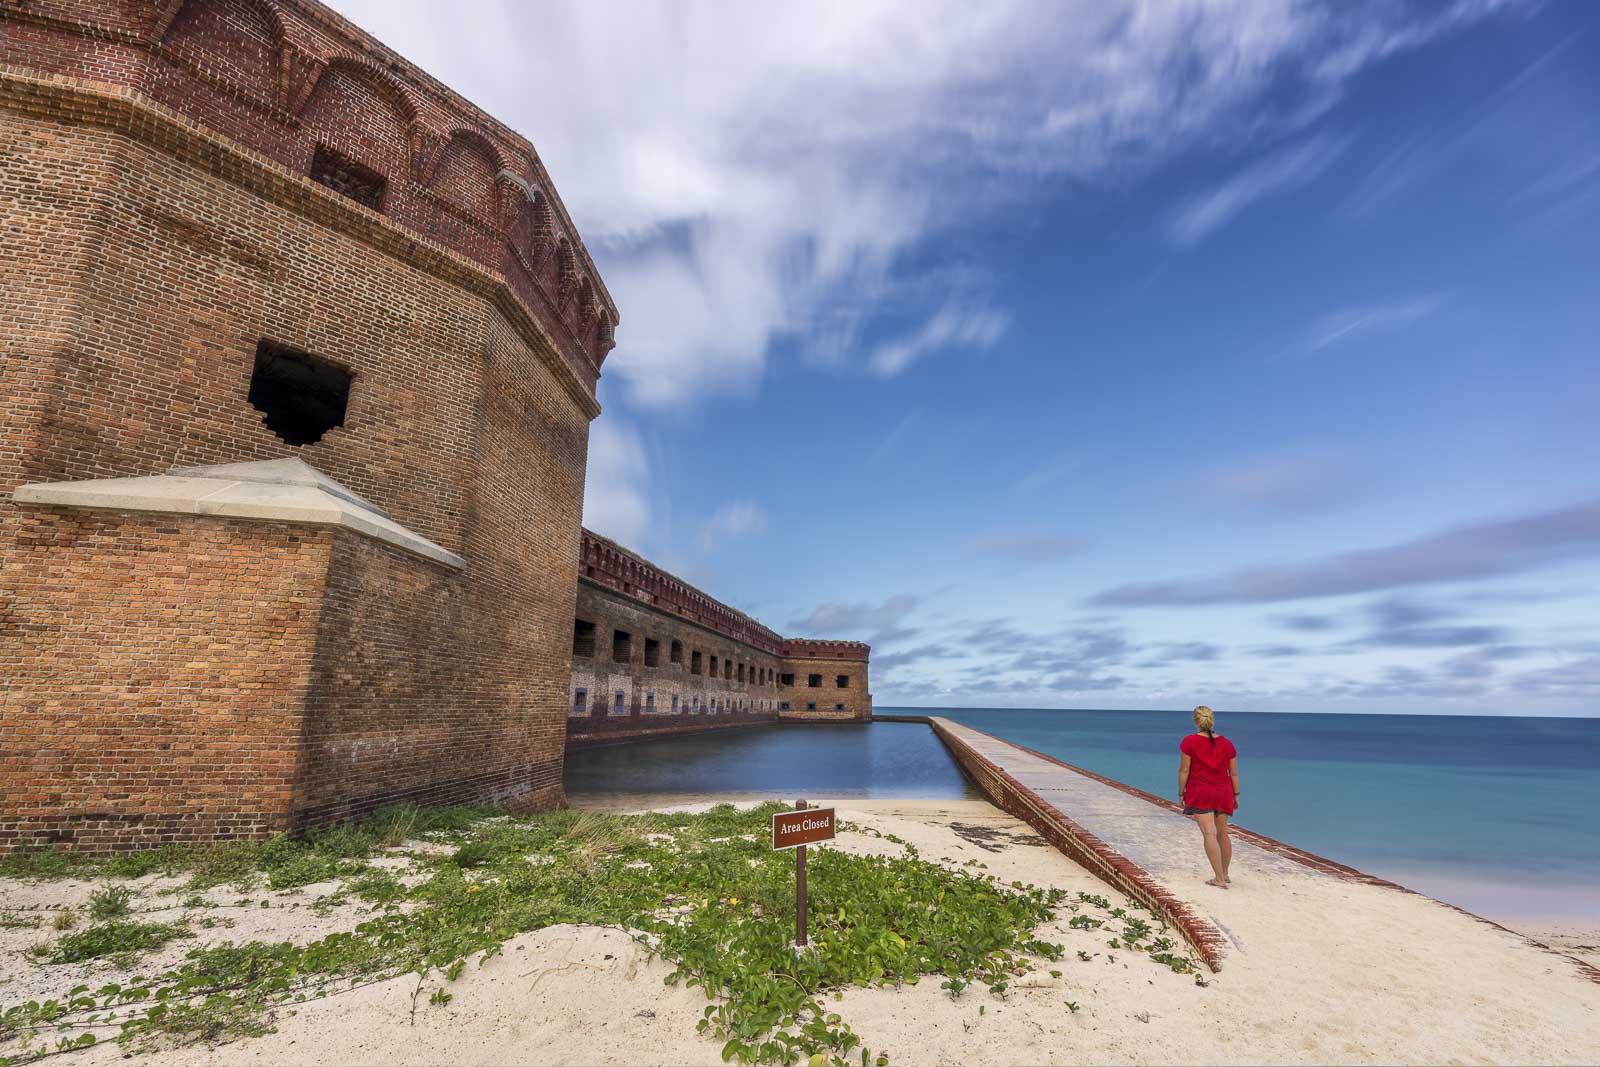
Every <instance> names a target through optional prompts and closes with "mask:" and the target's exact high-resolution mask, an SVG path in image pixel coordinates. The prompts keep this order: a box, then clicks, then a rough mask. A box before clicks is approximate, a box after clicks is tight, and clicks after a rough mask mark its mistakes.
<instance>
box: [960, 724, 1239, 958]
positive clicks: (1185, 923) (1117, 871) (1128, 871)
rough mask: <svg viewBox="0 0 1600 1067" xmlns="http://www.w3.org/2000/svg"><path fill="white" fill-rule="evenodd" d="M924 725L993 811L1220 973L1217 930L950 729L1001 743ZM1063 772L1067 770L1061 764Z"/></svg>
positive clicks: (1222, 945) (1223, 941) (1221, 947)
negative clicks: (1033, 833) (1166, 927)
mask: <svg viewBox="0 0 1600 1067" xmlns="http://www.w3.org/2000/svg"><path fill="white" fill-rule="evenodd" d="M928 724H929V725H930V726H932V727H933V732H934V734H935V735H937V736H938V738H939V740H940V741H943V742H944V745H945V747H946V748H947V749H949V750H950V754H951V755H952V756H954V757H955V759H956V762H957V763H958V764H960V765H961V769H962V770H963V771H964V772H966V775H967V777H968V778H970V779H971V780H972V782H973V783H974V784H975V785H977V787H978V789H979V790H980V791H982V792H983V793H984V795H985V796H987V797H988V798H989V800H990V801H992V802H993V803H994V805H995V806H996V807H998V808H1000V809H1001V810H1003V811H1005V812H1007V813H1008V814H1011V815H1015V816H1016V817H1017V818H1019V819H1021V820H1022V821H1023V822H1025V823H1027V824H1028V825H1029V826H1032V827H1033V828H1034V829H1035V830H1037V831H1039V833H1040V835H1041V836H1043V837H1044V838H1045V840H1047V841H1049V842H1050V843H1051V844H1052V845H1054V846H1055V847H1056V849H1057V850H1059V851H1060V852H1061V853H1063V854H1064V855H1066V856H1067V858H1069V859H1071V860H1074V861H1076V862H1077V863H1078V864H1079V865H1080V866H1082V867H1083V868H1084V869H1085V870H1087V871H1088V872H1089V873H1090V874H1093V875H1095V876H1096V877H1097V878H1099V879H1100V880H1101V881H1103V882H1105V883H1106V884H1108V885H1110V886H1112V887H1113V888H1115V889H1117V890H1119V891H1120V892H1123V893H1126V894H1127V895H1128V896H1130V897H1132V898H1133V899H1134V900H1137V901H1138V902H1139V903H1140V904H1142V905H1144V906H1145V907H1147V908H1150V909H1151V910H1153V911H1155V912H1156V913H1157V914H1159V915H1161V916H1163V917H1164V918H1165V919H1166V920H1167V921H1168V922H1170V923H1171V924H1172V925H1173V926H1174V927H1175V928H1176V929H1177V931H1178V933H1179V934H1180V935H1181V936H1182V937H1183V939H1184V940H1185V941H1187V942H1188V943H1189V944H1190V945H1191V946H1192V947H1193V948H1194V950H1195V952H1196V953H1198V954H1199V956H1200V958H1201V959H1202V960H1203V961H1204V962H1205V964H1206V966H1207V967H1209V968H1210V969H1211V970H1212V971H1213V972H1216V971H1220V970H1222V960H1223V956H1224V953H1225V951H1226V945H1227V938H1226V937H1225V936H1224V935H1223V933H1222V932H1221V931H1220V930H1218V929H1217V928H1216V927H1214V926H1212V925H1211V924H1210V923H1208V922H1206V921H1205V920H1204V919H1202V918H1200V916H1198V915H1196V914H1195V913H1194V912H1193V911H1192V910H1190V908H1189V907H1188V905H1187V904H1185V903H1184V902H1183V901H1182V900H1181V899H1179V897H1178V896H1177V894H1175V893H1173V892H1172V891H1171V890H1170V889H1168V888H1167V887H1166V886H1164V885H1162V884H1161V883H1160V882H1158V881H1157V880H1156V878H1155V877H1154V876H1153V875H1152V874H1150V872H1149V871H1146V870H1145V869H1144V868H1143V867H1140V866H1139V865H1138V864H1136V863H1134V862H1133V861H1132V860H1130V859H1128V858H1127V857H1126V856H1124V855H1122V854H1121V853H1120V852H1118V851H1117V850H1116V849H1114V848H1112V847H1111V846H1110V845H1108V844H1106V843H1105V842H1104V841H1102V840H1101V839H1100V838H1099V837H1096V836H1095V835H1094V834H1092V833H1090V832H1089V831H1088V830H1087V829H1085V828H1084V827H1082V826H1080V825H1079V824H1078V823H1077V822H1075V821H1073V820H1072V819H1070V818H1068V817H1067V816H1066V815H1065V814H1064V813H1063V812H1062V811H1061V810H1060V809H1059V808H1057V807H1056V806H1055V805H1053V804H1051V803H1049V802H1048V801H1046V800H1044V799H1043V798H1042V797H1040V796H1039V795H1038V794H1037V793H1035V792H1034V791H1033V790H1031V789H1029V788H1028V787H1027V786H1025V785H1023V784H1022V783H1021V782H1019V781H1018V780H1017V779H1016V778H1014V777H1012V776H1011V775H1010V774H1008V773H1007V772H1006V770H1005V769H1004V768H1003V767H1001V766H1000V765H999V764H997V763H995V762H994V761H993V760H990V759H989V758H988V757H986V756H984V755H983V754H982V753H980V752H978V751H977V749H975V748H973V747H972V746H971V745H969V744H967V742H966V741H965V740H964V739H963V738H961V737H960V736H959V735H958V734H957V733H956V732H955V730H953V729H951V727H954V726H960V727H962V728H964V729H967V730H971V731H972V732H973V733H976V734H980V735H982V736H984V737H988V738H991V739H993V740H996V741H1001V739H1000V738H996V737H994V735H993V734H984V733H983V731H981V730H977V729H975V728H973V727H971V726H967V725H966V724H965V723H959V724H958V723H954V722H952V721H951V720H949V719H944V718H940V717H938V716H930V717H929V720H928ZM1002 743H1004V744H1006V745H1009V746H1010V747H1012V748H1016V749H1018V750H1019V751H1029V750H1026V749H1022V747H1021V746H1020V745H1011V743H1010V742H1009V741H1003V742H1002ZM1062 766H1063V767H1064V768H1065V767H1066V765H1065V764H1062ZM1068 769H1071V768H1068Z"/></svg>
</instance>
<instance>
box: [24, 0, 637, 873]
mask: <svg viewBox="0 0 1600 1067" xmlns="http://www.w3.org/2000/svg"><path fill="white" fill-rule="evenodd" d="M0 207H3V209H4V248H3V250H0V344H3V349H0V400H3V403H0V562H3V571H0V780H3V781H4V784H5V789H4V791H3V793H4V795H3V799H0V851H4V850H5V849H7V848H10V847H14V846H16V845H20V844H36V843H45V842H64V843H69V844H73V845H76V846H79V847H85V848H97V849H100V848H117V847H130V846H137V845H153V844H158V843H162V842H166V841H172V840H181V839H196V838H205V837H211V836H218V835H230V834H244V835H261V834H265V833H271V832H276V831H279V830H283V829H286V828H288V827H290V826H293V825H297V824H301V823H306V822H317V821H328V820H331V819H336V818H342V817H346V816H351V815H359V814H361V813H363V812H366V811H369V810H371V809H373V808H375V807H377V806H380V805H383V804H388V803H395V802H422V803H441V802H460V801H482V802H504V803H511V804H515V805H519V806H525V807H537V806H546V805H551V804H556V803H560V802H561V799H562V792H561V766H562V763H561V759H562V750H563V744H564V741H565V736H566V720H567V718H568V716H567V705H568V702H569V691H570V681H571V663H572V661H571V648H572V625H573V624H572V620H573V618H574V609H575V602H576V596H577V592H576V587H575V575H576V573H577V570H578V562H579V552H580V527H579V517H580V514H581V510H582V496H583V482H584V466H585V457H586V453H587V447H588V427H589V422H590V420H591V419H592V418H593V417H594V416H595V415H596V414H597V413H598V407H597V406H596V404H595V400H594V385H595V381H596V379H597V377H598V375H599V372H600V366H601V364H602V362H603V361H604V359H605V357H606V354H607V352H608V351H609V350H610V348H611V347H612V334H613V329H614V327H615V326H616V324H617V321H618V316H617V311H616V308H615V306H614V305H613V304H612V302H611V299H610V297H609V296H608V295H607V293H606V290H605V287H604V285H603V284H602V282H601V280H600V278H599V276H598V274H597V273H596V271H595V270H594V268H593V265H592V264H591V262H590V260H589V257H588V255H587V253H586V252H585V250H584V247H583V244H582V242H581V241H580V239H579V237H578V235H577V232H576V230H575V229H574V228H573V226H572V223H571V220H570V219H569V218H568V216H567V213H566V211H565V209H564V208H563V207H562V204H561V201H560V199H559V198H558V197H557V196H556V193H555V190H554V189H553V187H552V186H551V184H550V180H549V177H548V175H547V174H546V173H545V171H544V168H543V166H542V165H541V164H540V162H539V159H538V156H537V154H536V153H535V151H534V149H533V147H532V146H531V145H529V144H528V143H527V142H526V141H525V140H523V139H522V138H521V137H519V136H517V135H516V134H514V133H513V132H512V131H510V130H509V129H507V128H506V127H504V126H503V125H501V124H500V123H498V122H496V121H495V120H494V119H492V118H490V117H489V116H487V115H485V114H484V113H483V112H481V111H479V110H478V109H477V108H475V107H473V106H472V105H471V104H469V103H468V102H466V101H465V100H463V99H461V98H460V97H458V96H456V95H455V94H454V93H452V92H451V91H450V90H448V89H447V88H445V87H444V86H442V85H440V84H439V83H438V82H436V81H434V80H433V79H432V78H430V77H428V76H427V75H426V74H424V73H423V72H421V71H420V70H418V69H417V68H415V67H413V66H412V65H410V64H409V63H407V62H406V61H405V60H403V59H402V58H400V57H399V56H397V55H395V54H394V53H393V52H391V51H389V50H388V49H386V48H385V47H383V46H382V45H381V44H379V43H378V42H376V41H374V40H373V39H372V38H370V37H369V36H367V35H365V34H363V33H362V32H361V31H360V30H358V29H357V28H355V27H354V26H352V25H351V24H350V23H348V22H347V21H345V20H344V19H342V18H340V17H339V16H337V15H336V14H334V13H332V12H331V11H329V10H328V9H327V8H325V7H322V6H321V5H320V4H317V3H314V2H312V0H0Z"/></svg>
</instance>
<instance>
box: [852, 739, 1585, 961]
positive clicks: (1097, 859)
mask: <svg viewBox="0 0 1600 1067" xmlns="http://www.w3.org/2000/svg"><path fill="white" fill-rule="evenodd" d="M872 721H873V722H895V723H921V724H925V725H927V726H928V727H930V728H931V729H932V730H933V732H934V735H935V736H936V737H938V738H939V740H940V742H941V743H943V744H944V746H945V748H946V750H947V751H949V752H950V754H951V755H952V757H954V759H955V760H956V762H957V764H958V765H959V766H960V767H961V769H962V771H963V773H965V774H966V775H967V777H968V779H969V780H970V781H972V782H973V783H974V785H976V786H977V788H978V789H979V790H980V791H981V792H982V793H983V794H984V796H986V797H987V798H988V799H989V800H990V802H991V803H993V804H995V805H996V806H997V807H999V808H1001V809H1002V810H1003V811H1005V812H1007V813H1008V814H1011V815H1014V816H1016V817H1017V818H1019V819H1022V820H1023V821H1024V822H1026V823H1028V824H1029V825H1030V826H1032V827H1033V828H1034V829H1035V830H1036V831H1038V832H1039V833H1040V835H1041V836H1043V837H1044V838H1045V839H1046V840H1048V841H1049V842H1050V843H1051V844H1052V845H1054V846H1055V847H1056V848H1057V849H1058V850H1059V851H1061V852H1062V853H1063V854H1064V855H1066V856H1068V857H1069V858H1071V859H1073V860H1074V861H1076V862H1077V863H1079V864H1080V865H1081V866H1083V867H1084V868H1085V869H1086V870H1088V871H1090V872H1091V873H1093V874H1094V875H1095V876H1097V877H1098V878H1100V879H1101V880H1102V881H1104V882H1106V883H1107V884H1108V885H1112V886H1114V887H1115V888H1116V889H1118V890H1119V891H1120V892H1123V893H1125V894H1127V895H1128V896H1129V897H1131V898H1132V899H1134V900H1135V901H1137V902H1138V903H1140V904H1141V905H1143V906H1144V907H1146V908H1149V909H1150V910H1151V911H1153V912H1155V913H1156V914H1157V915H1158V916H1160V917H1161V918H1162V919H1164V920H1165V921H1166V922H1167V923H1168V924H1169V925H1171V926H1172V927H1174V928H1175V929H1176V930H1178V931H1179V932H1180V934H1181V935H1182V936H1183V938H1184V940H1185V941H1187V942H1188V943H1189V944H1190V946H1191V947H1193V948H1194V950H1195V952H1196V953H1197V954H1198V955H1199V956H1200V958H1201V959H1202V960H1203V961H1205V963H1206V965H1207V966H1208V967H1209V968H1210V969H1211V970H1212V971H1219V970H1221V969H1222V964H1223V960H1224V958H1225V957H1226V955H1227V953H1228V950H1229V949H1230V947H1233V941H1232V938H1231V936H1230V935H1229V934H1228V933H1227V932H1226V931H1224V930H1223V929H1221V928H1220V927H1219V925H1218V924H1216V923H1214V922H1212V921H1210V920H1209V918H1208V917H1207V916H1206V914H1204V912H1205V910H1206V909H1205V907H1204V906H1203V905H1197V904H1196V903H1195V900H1198V899H1203V898H1202V897H1200V894H1202V893H1214V892H1220V891H1218V890H1213V889H1210V888H1209V887H1203V885H1202V882H1203V879H1204V877H1205V873H1204V861H1203V860H1202V859H1201V858H1200V857H1201V850H1200V842H1199V840H1198V835H1197V834H1196V833H1195V831H1194V828H1193V825H1192V823H1191V822H1190V820H1189V819H1188V818H1187V817H1185V816H1184V815H1183V812H1182V808H1181V807H1180V806H1179V805H1177V804H1175V803H1174V802H1172V801H1170V800H1167V799H1166V798H1164V797H1159V796H1156V795H1154V794H1152V793H1147V792H1145V791H1144V790H1142V789H1138V788H1135V787H1134V786H1130V785H1128V784H1126V783H1124V782H1119V781H1116V780H1115V779H1112V778H1107V777H1105V776H1104V775H1101V774H1096V773H1095V772H1093V771H1090V770H1087V769H1085V768H1082V767H1077V766H1074V765H1072V764H1070V763H1066V762H1064V761H1062V760H1059V759H1056V758H1055V757H1053V756H1049V755H1046V754H1044V753H1042V752H1036V751H1034V750H1033V749H1030V748H1027V747H1026V746H1023V745H1019V744H1016V743H1015V742H1011V741H1006V740H1003V739H1001V738H998V737H995V736H994V735H992V734H987V733H984V732H983V731H981V730H977V729H974V728H973V727H971V726H968V725H966V724H965V723H958V722H955V721H953V720H950V719H945V718H941V717H939V716H924V715H875V716H873V719H872ZM1231 832H1232V834H1233V837H1234V848H1235V857H1236V858H1238V857H1240V856H1246V857H1248V858H1247V859H1246V861H1245V862H1246V864H1247V865H1248V867H1249V868H1250V869H1257V870H1263V871H1264V870H1265V869H1267V868H1268V867H1270V866H1273V865H1285V864H1286V865H1287V869H1288V870H1291V871H1295V870H1297V871H1300V872H1303V874H1302V876H1303V877H1311V878H1315V879H1322V878H1331V879H1335V880H1337V881H1342V882H1353V883H1356V884H1360V885H1368V886H1373V887H1375V888H1379V889H1390V890H1395V891H1397V892H1400V893H1405V894H1407V895H1410V896H1416V897H1422V898H1423V899H1426V900H1431V901H1433V903H1435V904H1438V905H1439V906H1441V907H1444V908H1449V909H1450V910H1451V911H1454V912H1458V913H1460V914H1462V915H1465V916H1467V917H1469V918H1471V919H1473V920H1474V921H1476V922H1480V923H1483V924H1485V925H1487V926H1491V927H1494V928H1496V929H1498V930H1502V931H1505V932H1506V933H1508V934H1510V935H1512V936H1514V937H1515V938H1517V939H1518V940H1519V941H1522V942H1524V943H1527V944H1530V945H1533V946H1535V947H1537V948H1540V949H1543V950H1545V951H1547V952H1551V953H1553V954H1555V955H1558V956H1560V957H1561V958H1562V959H1564V960H1566V961H1567V962H1569V963H1571V964H1572V965H1574V966H1576V967H1577V968H1578V970H1579V972H1580V973H1581V974H1582V975H1583V976H1584V977H1585V978H1587V979H1588V980H1589V981H1591V982H1595V983H1600V969H1597V968H1595V967H1593V966H1592V965H1590V964H1588V963H1586V962H1585V961H1583V960H1581V959H1578V958H1577V957H1575V956H1570V955H1567V954H1566V953H1564V952H1561V951H1560V950H1559V949H1553V948H1551V947H1550V946H1549V945H1545V944H1543V943H1542V942H1539V941H1537V940H1534V939H1533V938H1530V937H1528V936H1526V935H1525V934H1522V933H1520V932H1518V931H1515V930H1511V929H1509V928H1507V927H1505V926H1502V925H1501V924H1500V923H1497V922H1494V921H1493V920H1491V919H1485V918H1484V917H1483V916H1481V915H1476V914H1474V913H1472V912H1469V911H1466V910H1465V909H1463V908H1460V907H1457V906H1456V905H1454V904H1450V903H1448V902H1445V901H1439V900H1435V899H1434V898H1432V897H1428V896H1426V895H1425V894H1421V893H1417V892H1416V891H1415V890H1412V889H1408V888H1406V887H1405V886H1403V885H1399V884H1398V883H1395V882H1392V881H1389V880H1388V879H1384V878H1379V877H1377V876H1375V875H1371V874H1368V873H1366V872H1364V871H1360V870H1357V869H1356V868H1354V867H1350V866H1348V865H1347V864H1343V863H1339V862H1337V861H1335V860H1331V859H1328V858H1327V857H1325V856H1319V855H1317V854H1316V853H1313V852H1308V851H1306V850H1305V849H1302V848H1297V847H1295V846H1294V845H1290V844H1288V843H1286V842H1283V841H1279V840H1277V839H1276V838H1271V837H1268V836H1266V835H1265V834H1259V833H1255V832H1254V831H1251V830H1245V829H1242V828H1240V827H1239V826H1237V825H1235V826H1233V827H1232V828H1231ZM1174 886H1184V887H1187V888H1186V891H1187V892H1188V893H1191V894H1195V900H1186V899H1184V894H1183V893H1180V892H1178V891H1175V890H1174V888H1173V887H1174Z"/></svg>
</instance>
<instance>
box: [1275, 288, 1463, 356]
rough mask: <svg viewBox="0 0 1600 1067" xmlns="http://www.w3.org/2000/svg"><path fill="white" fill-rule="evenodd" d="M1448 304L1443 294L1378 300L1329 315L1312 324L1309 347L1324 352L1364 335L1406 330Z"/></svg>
mask: <svg viewBox="0 0 1600 1067" xmlns="http://www.w3.org/2000/svg"><path fill="white" fill-rule="evenodd" d="M1443 304H1444V298H1443V297H1440V296H1437V295H1435V296H1425V297H1421V298H1419V299H1416V300H1407V301H1403V302H1401V303H1397V304H1378V305H1375V306H1372V307H1365V308H1354V309H1350V310H1346V311H1340V312H1336V313H1334V314H1331V315H1325V316H1323V317H1322V318H1320V319H1318V320H1317V322H1316V323H1315V324H1314V325H1313V326H1312V328H1311V331H1310V335H1309V336H1308V337H1307V338H1306V344H1305V351H1306V352H1307V353H1308V354H1310V353H1314V352H1320V351H1322V350H1323V349H1325V348H1329V347H1331V346H1333V345H1338V344H1345V343H1347V342H1350V341H1354V340H1357V339H1359V338H1362V337H1372V336H1376V335H1379V334H1385V333H1392V332H1394V331H1396V330H1403V329H1405V328H1406V327H1407V326H1410V325H1412V324H1414V323H1417V322H1421V321H1422V320H1423V319H1425V318H1428V317H1429V316H1430V315H1432V314H1434V312H1436V311H1438V310H1439V308H1440V307H1441V306H1442V305H1443Z"/></svg>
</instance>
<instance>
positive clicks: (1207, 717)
mask: <svg viewBox="0 0 1600 1067" xmlns="http://www.w3.org/2000/svg"><path fill="white" fill-rule="evenodd" d="M1194 724H1195V725H1196V726H1198V727H1199V728H1200V732H1201V733H1203V734H1205V735H1206V736H1207V737H1211V736H1213V734H1214V733H1215V731H1216V729H1217V717H1216V715H1214V714H1213V713H1212V711H1211V709H1210V708H1208V707H1206V706H1205V705H1204V704H1201V705H1200V706H1199V707H1198V708H1195V709H1194Z"/></svg>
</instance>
